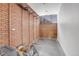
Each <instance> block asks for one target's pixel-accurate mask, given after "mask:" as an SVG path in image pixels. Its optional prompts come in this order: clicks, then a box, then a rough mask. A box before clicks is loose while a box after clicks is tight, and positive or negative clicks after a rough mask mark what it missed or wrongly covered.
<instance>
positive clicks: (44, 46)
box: [0, 39, 65, 56]
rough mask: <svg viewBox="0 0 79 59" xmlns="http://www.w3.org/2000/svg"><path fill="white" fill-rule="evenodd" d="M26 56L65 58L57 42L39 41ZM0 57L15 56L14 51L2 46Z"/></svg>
mask: <svg viewBox="0 0 79 59" xmlns="http://www.w3.org/2000/svg"><path fill="white" fill-rule="evenodd" d="M26 54H27V56H65V54H64V52H63V50H62V48H61V46H60V44H59V43H58V41H57V40H54V39H52V40H50V39H41V40H39V41H38V42H37V43H35V44H33V47H32V48H31V50H30V51H29V52H28V53H26ZM0 55H4V56H17V52H16V49H12V48H11V47H8V46H4V47H1V48H0Z"/></svg>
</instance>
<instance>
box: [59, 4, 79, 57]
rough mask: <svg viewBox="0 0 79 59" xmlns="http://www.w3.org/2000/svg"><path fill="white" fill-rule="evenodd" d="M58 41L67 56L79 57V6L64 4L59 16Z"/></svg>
mask: <svg viewBox="0 0 79 59" xmlns="http://www.w3.org/2000/svg"><path fill="white" fill-rule="evenodd" d="M58 41H59V43H60V44H61V46H62V48H63V50H64V52H65V54H66V55H68V56H70V55H79V46H78V45H79V4H74V3H73V4H62V6H61V8H60V12H59V14H58Z"/></svg>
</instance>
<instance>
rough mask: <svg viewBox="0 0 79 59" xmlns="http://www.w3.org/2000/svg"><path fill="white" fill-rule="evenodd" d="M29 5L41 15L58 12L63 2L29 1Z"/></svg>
mask: <svg viewBox="0 0 79 59" xmlns="http://www.w3.org/2000/svg"><path fill="white" fill-rule="evenodd" d="M28 5H29V6H30V7H31V8H32V9H33V10H34V11H35V12H36V13H37V14H38V15H39V16H42V15H53V14H58V12H59V9H60V6H61V3H28Z"/></svg>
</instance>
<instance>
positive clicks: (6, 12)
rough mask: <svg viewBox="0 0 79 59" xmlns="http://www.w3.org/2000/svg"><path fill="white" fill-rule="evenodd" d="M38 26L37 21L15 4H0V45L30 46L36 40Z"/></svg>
mask: <svg viewBox="0 0 79 59" xmlns="http://www.w3.org/2000/svg"><path fill="white" fill-rule="evenodd" d="M38 25H39V20H38V19H34V15H33V14H32V13H30V12H29V11H27V10H24V9H23V8H21V7H20V6H18V5H17V4H5V3H3V4H1V3H0V45H10V46H11V47H16V46H18V45H20V44H24V45H26V46H30V45H32V43H33V41H34V39H36V38H38V34H39V33H38V32H39V30H38V29H39V26H38ZM37 28H38V29H37Z"/></svg>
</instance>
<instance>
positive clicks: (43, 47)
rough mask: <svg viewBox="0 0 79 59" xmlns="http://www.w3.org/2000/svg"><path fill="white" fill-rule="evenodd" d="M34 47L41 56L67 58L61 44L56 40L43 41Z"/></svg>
mask: <svg viewBox="0 0 79 59" xmlns="http://www.w3.org/2000/svg"><path fill="white" fill-rule="evenodd" d="M34 46H35V48H36V50H37V51H38V53H39V56H65V54H64V52H63V50H62V48H61V46H60V44H59V43H58V41H56V40H54V39H52V40H50V39H41V40H39V42H37V43H36V44H34Z"/></svg>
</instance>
